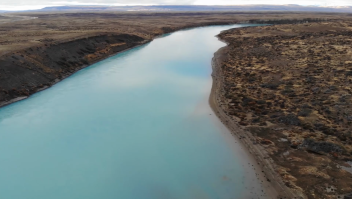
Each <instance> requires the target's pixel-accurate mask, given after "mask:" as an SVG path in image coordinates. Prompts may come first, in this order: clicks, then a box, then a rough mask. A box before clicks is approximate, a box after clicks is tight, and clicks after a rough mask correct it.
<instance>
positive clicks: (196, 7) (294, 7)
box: [39, 4, 352, 12]
mask: <svg viewBox="0 0 352 199" xmlns="http://www.w3.org/2000/svg"><path fill="white" fill-rule="evenodd" d="M79 10H82V11H161V12H162V11H292V12H297V11H305V12H352V6H345V7H320V6H300V5H293V4H290V5H231V6H202V5H155V6H56V7H46V8H43V9H40V10H39V11H79Z"/></svg>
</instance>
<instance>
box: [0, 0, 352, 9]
mask: <svg viewBox="0 0 352 199" xmlns="http://www.w3.org/2000/svg"><path fill="white" fill-rule="evenodd" d="M246 4H279V5H283V4H299V5H304V6H307V5H314V6H352V0H88V1H87V0H74V1H71V0H66V1H65V0H57V1H55V0H31V1H28V0H1V2H0V10H31V9H40V8H43V7H48V6H62V5H112V6H114V5H115V6H119V5H246Z"/></svg>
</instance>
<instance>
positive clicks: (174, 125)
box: [0, 25, 265, 199]
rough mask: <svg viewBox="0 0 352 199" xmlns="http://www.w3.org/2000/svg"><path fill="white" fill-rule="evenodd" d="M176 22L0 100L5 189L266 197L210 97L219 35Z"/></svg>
mask: <svg viewBox="0 0 352 199" xmlns="http://www.w3.org/2000/svg"><path fill="white" fill-rule="evenodd" d="M243 26H245V25H230V26H210V27H203V28H195V29H189V30H184V31H178V32H175V33H172V34H169V35H164V36H163V37H161V38H158V39H156V40H154V41H153V42H151V43H149V44H146V45H143V46H140V47H136V48H134V49H132V50H129V51H126V52H123V53H120V54H118V55H116V56H113V57H110V58H108V59H106V60H103V61H101V62H99V63H96V64H94V65H92V66H90V67H87V68H85V69H83V70H81V71H79V72H77V73H75V74H74V75H72V76H70V77H69V78H67V79H65V80H63V81H62V82H60V83H58V84H56V85H54V86H53V87H51V88H49V89H47V90H44V91H42V92H39V93H37V94H35V95H33V96H31V97H30V98H28V99H26V100H23V101H20V102H17V103H14V104H11V105H9V106H6V107H3V108H1V109H0V198H3V199H225V198H226V199H242V198H265V196H264V194H263V196H261V194H262V193H263V192H262V187H261V185H260V182H259V180H257V178H256V176H255V174H254V173H253V172H250V171H249V165H248V164H249V163H248V158H247V154H246V153H245V151H244V150H243V149H242V148H241V146H239V145H236V143H235V139H234V138H233V137H232V136H231V135H230V133H229V132H228V130H227V129H226V128H225V127H224V126H223V125H222V124H221V122H220V121H219V120H218V119H217V118H216V116H215V115H214V114H213V112H212V110H211V109H210V107H209V105H208V98H209V93H210V89H211V83H212V80H211V59H212V57H213V53H214V52H216V51H217V50H218V49H219V48H220V47H222V46H224V45H225V44H224V43H222V42H220V41H219V40H218V39H217V38H216V37H215V35H217V34H218V33H220V31H222V30H225V29H229V28H234V27H243Z"/></svg>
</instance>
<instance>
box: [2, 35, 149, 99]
mask: <svg viewBox="0 0 352 199" xmlns="http://www.w3.org/2000/svg"><path fill="white" fill-rule="evenodd" d="M146 42H149V40H145V39H143V38H141V37H138V36H135V35H127V34H121V35H103V36H94V37H88V38H85V39H78V40H74V41H69V42H64V43H60V44H54V43H52V44H46V45H43V46H39V47H32V48H27V49H25V50H22V51H19V52H16V53H10V54H7V55H6V56H3V57H1V59H0V66H1V67H0V74H1V75H0V91H1V92H0V105H6V104H8V103H11V102H13V101H16V99H23V98H25V97H27V96H29V95H31V94H33V93H35V92H37V91H40V90H42V89H44V88H46V87H49V86H51V85H53V84H54V83H56V82H58V81H60V80H62V79H63V78H65V77H67V76H69V75H71V74H72V73H74V72H76V71H77V70H79V69H82V68H83V67H86V66H88V65H90V64H92V63H94V62H96V61H99V60H102V59H104V58H106V57H108V56H110V55H113V54H115V53H118V52H121V51H123V50H126V49H129V48H132V47H134V46H137V45H141V44H144V43H146Z"/></svg>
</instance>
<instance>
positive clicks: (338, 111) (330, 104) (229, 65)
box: [218, 20, 352, 198]
mask: <svg viewBox="0 0 352 199" xmlns="http://www.w3.org/2000/svg"><path fill="white" fill-rule="evenodd" d="M351 36H352V23H350V22H349V21H345V20H341V21H335V22H319V23H307V24H296V25H274V26H266V27H253V28H252V27H251V28H243V29H233V30H228V31H225V32H222V33H221V34H220V35H219V37H220V38H221V39H222V40H224V41H226V42H227V43H228V44H229V45H228V46H227V47H226V48H225V49H224V51H223V52H225V53H223V59H222V62H221V63H220V64H219V66H218V67H221V76H222V77H223V79H222V88H221V89H222V92H221V97H220V98H221V104H222V105H221V108H222V109H224V110H225V111H226V113H227V115H228V116H229V118H231V119H232V120H235V121H238V122H239V124H240V125H242V126H243V127H245V129H246V130H248V131H250V132H251V133H252V135H253V136H254V137H255V141H254V142H255V143H258V144H260V145H262V146H263V147H264V148H265V149H266V151H267V152H268V154H269V155H270V157H271V158H272V159H273V160H274V162H275V163H276V164H277V165H278V167H277V169H276V171H277V172H278V173H279V174H280V175H281V177H282V179H283V180H284V182H285V184H286V186H288V187H290V188H291V189H294V190H297V191H301V192H303V193H304V194H305V195H306V196H308V198H338V196H339V195H342V194H347V193H350V192H352V174H351V173H350V172H348V171H346V169H342V167H350V166H349V165H348V164H347V163H346V161H348V160H352V49H351V45H352V40H351Z"/></svg>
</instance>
